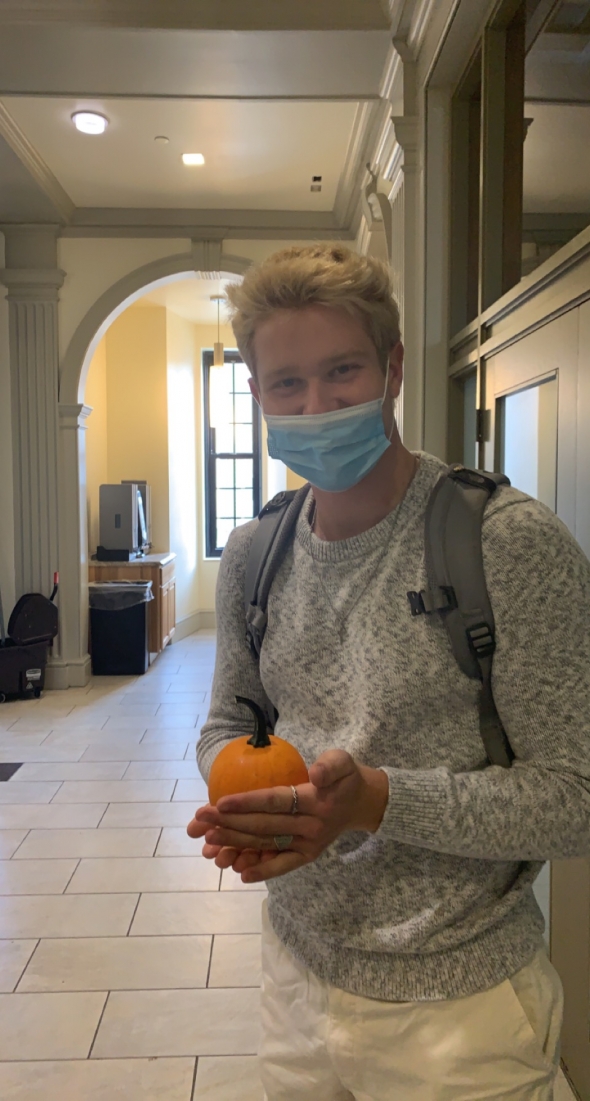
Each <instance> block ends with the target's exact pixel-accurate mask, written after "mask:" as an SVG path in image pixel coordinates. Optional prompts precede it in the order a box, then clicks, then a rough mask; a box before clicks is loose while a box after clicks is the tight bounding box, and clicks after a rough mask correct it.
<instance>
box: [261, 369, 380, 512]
mask: <svg viewBox="0 0 590 1101" xmlns="http://www.w3.org/2000/svg"><path fill="white" fill-rule="evenodd" d="M388 379H389V366H388V367H387V374H386V376H385V389H384V391H383V397H382V398H377V400H376V401H368V402H365V403H364V404H363V405H352V406H349V407H348V408H347V409H335V410H334V411H333V412H332V413H309V414H299V415H295V416H289V415H287V416H280V417H279V416H271V415H269V414H266V413H263V416H264V419H265V421H266V424H267V428H268V453H269V455H270V457H271V458H272V459H280V460H281V461H282V462H284V463H285V465H286V466H288V467H289V469H290V470H293V471H295V473H296V474H299V476H300V477H301V478H305V480H306V481H307V482H311V484H312V486H317V488H318V489H324V490H327V491H329V492H331V493H342V492H343V491H344V490H346V489H351V488H352V486H355V485H357V483H358V482H360V481H361V480H362V479H363V478H365V477H366V475H367V474H368V473H369V472H370V471H371V470H372V469H373V467H374V466H376V465H377V463H378V462H379V459H380V458H381V456H382V455H383V454H384V452H385V451H387V448H388V447H390V440H391V434H392V433H393V424H392V426H391V432H390V434H389V437H388V436H386V435H385V427H384V424H383V414H382V409H383V403H384V401H385V395H386V394H387V383H388Z"/></svg>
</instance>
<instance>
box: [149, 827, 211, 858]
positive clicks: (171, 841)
mask: <svg viewBox="0 0 590 1101" xmlns="http://www.w3.org/2000/svg"><path fill="white" fill-rule="evenodd" d="M204 844H205V838H204V837H199V838H196V839H195V838H192V837H189V835H188V833H187V832H186V827H185V828H184V829H174V828H173V827H170V828H168V829H163V830H162V836H161V837H160V840H159V842H158V847H157V849H156V856H201V855H202V850H203V845H204Z"/></svg>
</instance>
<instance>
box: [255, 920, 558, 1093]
mask: <svg viewBox="0 0 590 1101" xmlns="http://www.w3.org/2000/svg"><path fill="white" fill-rule="evenodd" d="M562 1013H563V992H562V987H561V982H560V979H559V976H558V974H557V972H556V971H555V969H554V968H553V966H552V965H551V963H550V962H549V959H548V958H547V955H546V954H545V952H542V951H541V952H539V953H538V954H537V955H536V956H535V957H534V959H533V960H532V961H531V962H530V963H529V964H527V966H526V967H524V968H523V969H522V971H519V972H518V973H517V974H516V975H513V976H512V978H511V979H506V980H505V982H502V983H500V985H499V986H495V987H493V988H492V989H491V990H486V991H484V992H483V993H481V994H473V995H471V996H469V997H466V998H454V999H451V1000H449V1001H439V1002H382V1001H377V1000H374V999H372V998H363V997H360V996H359V995H356V994H350V993H348V992H347V991H345V990H340V989H339V988H338V987H335V986H331V985H330V984H329V983H325V982H322V981H321V980H320V979H318V978H317V977H316V976H315V975H314V974H313V973H312V972H311V971H308V970H307V968H305V967H303V965H302V964H300V963H298V962H297V960H296V959H295V958H294V957H293V956H292V955H291V953H290V952H289V951H288V950H287V949H286V948H285V947H284V946H283V945H282V943H281V942H280V941H279V940H278V938H277V937H276V935H275V933H274V932H273V930H272V928H271V926H270V922H269V919H268V907H267V900H266V899H264V901H263V904H262V1028H263V1036H262V1041H261V1046H260V1049H259V1065H260V1074H261V1078H262V1084H263V1086H264V1089H265V1101H304V1099H305V1101H483V1099H485V1101H492V1099H493V1101H552V1098H553V1083H554V1079H555V1075H556V1073H557V1067H558V1064H559V1038H560V1032H561V1022H562Z"/></svg>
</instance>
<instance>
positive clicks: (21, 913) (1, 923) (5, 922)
mask: <svg viewBox="0 0 590 1101" xmlns="http://www.w3.org/2000/svg"><path fill="white" fill-rule="evenodd" d="M149 897H151V896H149ZM187 897H189V898H190V897H191V896H190V895H189V896H187ZM245 897H248V896H245ZM136 905H137V895H20V896H18V895H13V896H12V897H11V898H2V899H0V938H6V937H24V938H26V937H124V936H126V935H127V931H128V929H129V924H130V922H131V918H132V917H133V912H134V910H135V907H136ZM23 1058H24V1056H23ZM38 1058H41V1056H38Z"/></svg>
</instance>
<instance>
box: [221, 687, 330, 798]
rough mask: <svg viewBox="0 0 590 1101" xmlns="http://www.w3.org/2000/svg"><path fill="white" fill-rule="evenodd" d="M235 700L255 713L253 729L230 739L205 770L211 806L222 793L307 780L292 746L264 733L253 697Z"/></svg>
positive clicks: (279, 785)
mask: <svg viewBox="0 0 590 1101" xmlns="http://www.w3.org/2000/svg"><path fill="white" fill-rule="evenodd" d="M236 700H237V702H238V703H243V704H245V705H246V707H249V708H250V710H251V711H252V713H253V714H254V715H255V717H256V730H255V732H254V734H253V735H252V737H251V738H247V737H243V738H234V739H233V740H232V741H231V742H229V743H228V745H226V746H224V748H223V749H222V750H221V752H220V753H218V754H217V757H216V758H215V760H214V761H213V764H212V765H211V771H210V773H209V802H210V803H211V805H212V806H215V805H216V803H217V801H218V799H221V798H222V796H224V795H240V794H241V793H242V792H245V791H259V790H261V789H262V788H274V787H282V786H286V787H290V786H291V785H292V784H293V786H295V785H296V784H306V783H308V781H309V776H308V774H307V768H306V767H305V761H304V760H303V758H302V757H301V756H300V754H299V753H298V752H297V750H296V749H295V746H293V745H291V743H290V742H287V741H285V739H284V738H277V737H276V735H274V734H269V733H268V731H267V729H266V719H265V716H264V712H263V711H262V708H260V707H259V706H258V704H256V703H254V702H253V700H248V699H246V697H245V696H236Z"/></svg>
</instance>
